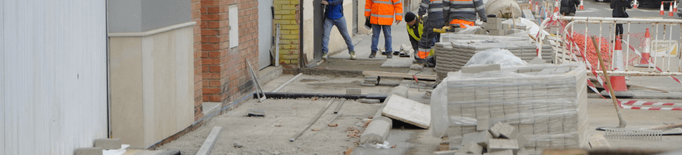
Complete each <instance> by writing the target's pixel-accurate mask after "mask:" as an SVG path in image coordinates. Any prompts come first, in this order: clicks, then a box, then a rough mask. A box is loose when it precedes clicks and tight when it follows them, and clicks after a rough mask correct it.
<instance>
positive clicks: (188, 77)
mask: <svg viewBox="0 0 682 155" xmlns="http://www.w3.org/2000/svg"><path fill="white" fill-rule="evenodd" d="M108 2H109V4H110V5H109V6H108V10H110V11H109V14H108V16H110V17H112V18H114V19H126V20H109V22H108V26H109V28H110V31H109V34H108V35H109V39H110V40H109V43H110V46H109V47H110V48H109V52H110V62H109V65H110V66H109V69H110V73H111V74H110V83H111V85H110V89H111V117H110V120H111V129H112V131H111V132H112V133H111V136H112V137H114V138H121V140H122V142H123V143H125V144H131V147H132V148H147V147H149V146H150V145H152V144H154V143H156V142H158V141H160V140H163V139H165V138H167V137H169V136H171V135H173V134H175V133H177V132H178V131H181V130H184V129H185V128H186V127H188V126H189V125H190V124H192V122H194V120H195V119H197V118H198V116H197V114H196V113H197V111H196V108H195V107H196V105H197V100H196V99H197V98H201V97H198V96H197V93H196V90H197V89H196V88H195V85H196V84H197V83H198V82H199V83H200V81H201V78H200V76H199V79H195V78H197V75H196V73H198V72H195V68H196V67H197V64H196V62H197V60H196V58H195V52H197V50H196V47H195V44H196V43H197V41H196V40H195V39H196V37H195V35H194V32H195V25H196V23H195V22H193V21H192V20H191V17H192V13H191V12H192V9H193V8H192V7H194V9H195V10H196V9H199V8H198V6H197V3H198V2H194V4H192V1H185V0H144V1H142V0H129V1H108ZM112 3H114V4H115V5H112ZM124 6H125V7H132V8H138V7H139V8H140V10H141V11H140V13H139V14H136V12H134V13H129V12H126V10H128V9H129V8H121V7H124ZM195 16H196V15H195ZM137 20H139V21H140V22H139V23H138V22H136V21H137ZM124 30H125V31H124ZM199 104H200V103H199ZM198 113H201V111H198ZM198 115H199V116H201V114H198Z"/></svg>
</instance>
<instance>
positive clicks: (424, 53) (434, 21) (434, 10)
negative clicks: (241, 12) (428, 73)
mask: <svg viewBox="0 0 682 155" xmlns="http://www.w3.org/2000/svg"><path fill="white" fill-rule="evenodd" d="M443 5H444V3H443V0H422V3H421V5H420V6H419V12H417V13H418V14H419V17H423V16H424V14H426V12H427V11H428V13H429V18H428V19H426V21H425V22H426V24H425V25H424V33H423V34H422V37H421V40H419V49H418V50H417V54H416V55H415V57H414V59H416V60H417V63H418V64H425V65H426V66H433V65H435V59H433V56H432V55H431V56H430V55H429V52H430V51H431V47H432V46H433V44H434V43H433V42H434V38H436V36H437V35H438V33H437V32H433V29H434V28H442V27H443V24H444V23H445V21H444V20H445V19H444V18H445V17H444V14H443ZM445 5H448V4H447V3H445ZM450 9H452V7H451V6H450ZM452 15H453V14H452V13H450V16H452Z"/></svg>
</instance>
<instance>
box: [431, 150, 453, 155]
mask: <svg viewBox="0 0 682 155" xmlns="http://www.w3.org/2000/svg"><path fill="white" fill-rule="evenodd" d="M455 153H457V150H447V151H436V152H433V155H455Z"/></svg>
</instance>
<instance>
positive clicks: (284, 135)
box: [159, 75, 398, 154]
mask: <svg viewBox="0 0 682 155" xmlns="http://www.w3.org/2000/svg"><path fill="white" fill-rule="evenodd" d="M291 77H293V76H291V75H285V76H282V77H280V78H277V79H275V80H273V81H271V82H269V83H267V84H265V85H264V86H263V88H264V89H265V90H272V89H274V88H275V87H277V86H279V85H280V84H281V83H284V82H285V81H287V80H289V79H290V78H291ZM360 80H361V78H330V77H326V76H307V75H304V76H302V77H300V78H298V79H297V80H296V81H295V82H292V83H291V84H289V85H288V86H287V87H285V88H284V89H282V90H281V91H280V92H301V93H303V92H307V93H311V92H313V93H337V94H345V88H360V87H361V86H360V85H359V83H360V82H359V81H360ZM396 82H398V81H396ZM390 89H391V87H382V86H379V87H363V93H371V92H374V93H388V92H389V91H390ZM328 101H329V99H284V100H274V99H268V100H266V101H264V102H262V103H258V101H257V100H250V101H248V102H246V103H244V104H243V105H242V106H241V107H239V108H236V109H234V110H233V111H229V112H228V113H227V114H223V115H221V116H217V117H214V118H213V119H211V120H210V121H208V122H207V123H206V124H205V125H203V126H202V127H200V128H199V129H197V130H196V131H193V132H191V133H189V134H187V135H185V136H183V137H181V138H179V139H177V140H175V141H173V142H171V143H169V144H166V145H164V146H162V147H161V148H159V149H162V150H164V149H175V150H181V152H182V154H194V153H196V152H197V150H198V149H199V148H200V147H201V144H202V143H203V141H204V140H205V138H206V136H207V135H208V134H209V132H210V131H211V129H212V128H213V127H214V126H221V127H223V130H222V132H221V134H220V137H219V139H218V141H217V142H216V143H215V146H214V149H213V150H212V151H211V154H341V153H343V152H344V151H345V150H346V149H347V148H348V147H353V146H355V142H358V141H359V134H357V136H358V137H354V136H356V135H355V134H352V133H349V132H347V131H349V130H350V129H349V128H351V129H359V130H357V131H362V130H364V129H363V128H362V126H363V125H364V124H363V123H364V121H365V120H367V119H368V117H371V116H373V115H374V113H375V112H376V110H377V109H378V108H379V104H364V103H359V102H357V101H353V100H348V101H346V102H345V103H344V105H343V107H342V108H341V110H340V111H339V114H333V110H334V109H335V108H336V106H337V104H338V103H339V101H340V100H339V99H336V102H334V103H333V104H332V106H331V107H330V108H329V109H328V110H327V111H326V112H325V113H324V114H323V115H322V116H321V117H320V119H319V120H318V121H317V122H316V123H315V124H314V125H313V126H312V127H311V128H310V129H308V130H307V131H306V132H305V133H304V134H303V135H302V136H301V137H299V138H298V139H297V140H296V141H295V142H289V139H290V138H291V137H292V136H293V135H295V134H296V132H299V131H301V130H303V127H304V126H305V125H306V123H308V122H309V121H310V119H311V118H313V117H314V115H315V114H316V113H317V112H318V111H319V110H320V109H322V108H323V107H324V106H325V104H326V103H327V102H328ZM248 109H261V110H265V112H266V116H265V117H246V114H247V110H248ZM337 115H339V116H337ZM337 117H338V118H337ZM335 118H336V119H335ZM334 119H335V120H334ZM363 119H364V120H363ZM327 124H338V127H328V126H327ZM312 129H320V130H319V131H312ZM236 146H242V147H241V148H238V147H236Z"/></svg>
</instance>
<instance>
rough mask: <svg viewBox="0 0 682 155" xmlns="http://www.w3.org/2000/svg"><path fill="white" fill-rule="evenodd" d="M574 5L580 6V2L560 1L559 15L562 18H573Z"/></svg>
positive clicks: (577, 0)
mask: <svg viewBox="0 0 682 155" xmlns="http://www.w3.org/2000/svg"><path fill="white" fill-rule="evenodd" d="M576 5H580V0H561V8H560V9H559V13H561V14H562V15H564V16H575V11H576V9H575V6H576Z"/></svg>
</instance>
